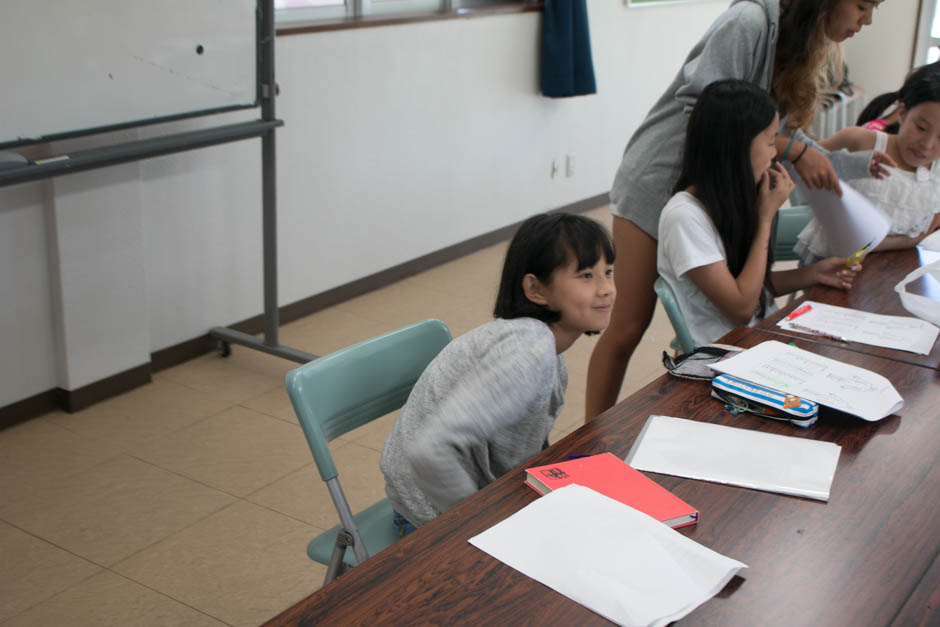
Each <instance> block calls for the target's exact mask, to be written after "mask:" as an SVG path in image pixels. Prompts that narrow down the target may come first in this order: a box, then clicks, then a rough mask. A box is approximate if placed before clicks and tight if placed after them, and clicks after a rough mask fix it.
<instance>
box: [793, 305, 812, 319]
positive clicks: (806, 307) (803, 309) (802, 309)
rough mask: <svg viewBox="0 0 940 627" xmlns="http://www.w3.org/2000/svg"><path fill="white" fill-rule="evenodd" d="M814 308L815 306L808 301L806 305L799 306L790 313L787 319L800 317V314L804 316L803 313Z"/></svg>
mask: <svg viewBox="0 0 940 627" xmlns="http://www.w3.org/2000/svg"><path fill="white" fill-rule="evenodd" d="M812 308H813V306H812V305H810V304H808V303H807V304H806V305H803V306H802V307H797V308H796V309H794V310H793V311H791V312H790V315H789V316H787V320H793V319H794V318H799V317H800V316H802V315H803V314H805V313H806V312H807V311H809V310H810V309H812Z"/></svg>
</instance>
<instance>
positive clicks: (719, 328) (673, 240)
mask: <svg viewBox="0 0 940 627" xmlns="http://www.w3.org/2000/svg"><path fill="white" fill-rule="evenodd" d="M726 260H727V256H726V255H725V247H724V244H722V242H721V237H720V236H719V235H718V231H717V229H715V225H714V224H713V223H712V220H711V218H709V217H708V214H707V213H705V209H704V207H702V204H701V203H700V202H699V201H698V199H697V198H696V197H695V196H693V195H692V194H689V193H688V192H678V193H677V194H675V195H674V196H673V197H672V198H670V199H669V202H667V203H666V206H665V207H664V208H663V213H662V215H661V216H660V218H659V245H658V246H657V248H656V269H657V271H658V272H659V276H661V277H663V279H664V280H665V281H666V283H668V284H669V286H670V287H671V288H672V291H673V292H675V294H676V300H677V301H678V302H679V309H680V310H682V315H683V317H684V318H685V323H686V325H688V327H689V333H691V334H692V341H693V342H695V345H696V346H702V345H704V344H710V343H712V342H714V341H715V340H717V339H718V338H720V337H721V336H722V335H724V334H725V333H727V332H728V331H730V330H731V329H733V328H735V327H736V326H738V325H736V324H734V323H733V322H731V321H730V320H728V319H727V318H726V317H725V316H724V314H722V313H721V311H719V309H718V308H717V307H716V306H715V305H714V304H713V303H712V302H711V301H710V300H708V297H707V296H705V294H704V293H702V291H701V290H699V289H698V287H697V286H696V285H695V283H693V282H692V281H691V280H690V279H688V278H687V277H686V276H685V274H686V272H688V271H689V270H692V269H693V268H699V267H701V266H707V265H709V264H713V263H715V262H717V261H726ZM770 303H771V304H770V306H769V307H768V309H767V313H768V314H769V313H771V312H772V311H774V310H775V309H776V307H775V306H774V305H773V301H770ZM756 321H757V319H756V318H752V319H751V322H750V324H754V323H755V322H756Z"/></svg>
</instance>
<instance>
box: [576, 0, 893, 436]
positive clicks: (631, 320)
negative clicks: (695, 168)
mask: <svg viewBox="0 0 940 627" xmlns="http://www.w3.org/2000/svg"><path fill="white" fill-rule="evenodd" d="M880 3H881V0H733V1H732V2H731V6H730V7H729V8H728V9H727V10H726V11H725V12H724V13H722V14H721V15H720V16H719V17H718V18H717V19H716V20H715V22H714V23H713V24H712V25H711V27H709V29H708V30H707V31H706V33H705V35H703V37H702V39H701V40H700V41H699V42H698V43H697V44H696V45H695V47H694V48H692V50H691V52H690V53H689V55H688V57H687V58H686V60H685V62H684V63H683V65H682V67H681V68H680V69H679V72H678V73H677V75H676V77H675V78H674V79H673V82H672V84H671V85H670V86H669V87H668V88H667V89H666V91H665V93H664V94H663V95H662V96H661V97H660V99H659V101H657V102H656V104H654V105H653V108H652V109H651V110H650V112H649V113H648V114H647V116H646V119H645V120H644V121H643V122H642V123H641V124H640V126H639V128H638V129H637V131H636V132H635V133H634V134H633V137H632V138H631V139H630V142H629V143H628V144H627V148H626V150H625V151H624V154H623V160H622V162H621V164H620V169H619V170H618V171H617V175H616V177H615V179H614V183H613V186H612V188H611V193H610V198H611V203H612V208H611V211H612V213H613V214H614V220H613V234H614V242H615V244H616V245H617V249H618V250H619V251H620V257H619V259H618V261H617V264H618V265H619V266H620V267H619V268H617V271H616V273H615V274H616V277H617V291H618V298H617V302H616V303H615V304H614V312H613V315H612V318H611V324H610V327H609V328H608V329H607V331H606V332H605V333H604V335H603V336H601V338H600V340H599V341H598V342H597V345H596V346H595V347H594V353H593V354H592V355H591V362H590V366H589V369H588V379H587V405H586V408H585V414H586V417H587V418H588V419H590V418H591V417H593V416H596V415H597V414H599V413H601V412H602V411H604V410H605V409H607V408H608V407H610V406H612V405H613V404H614V402H615V401H616V400H617V395H618V393H619V391H620V386H621V384H622V382H623V377H624V374H625V373H626V370H627V364H628V362H629V361H630V357H631V356H632V354H633V351H634V350H635V349H636V347H637V345H638V344H639V343H640V340H641V339H642V337H643V334H644V333H645V331H646V328H647V327H648V326H649V323H650V320H651V319H652V317H653V310H654V308H655V305H656V294H655V293H654V292H653V282H654V281H655V280H656V237H657V229H658V224H659V214H660V211H661V210H662V207H663V206H664V205H665V204H666V201H667V200H669V196H670V195H671V194H672V189H673V186H674V185H675V180H676V179H675V174H676V172H677V171H678V169H679V163H680V159H681V155H682V139H683V137H684V135H685V129H686V125H687V123H688V119H689V113H690V111H691V110H692V107H693V106H694V105H695V102H696V100H697V99H698V98H699V94H701V93H702V90H703V89H705V86H706V85H708V84H709V83H712V82H714V81H717V80H722V79H732V78H733V79H741V80H746V81H748V82H749V83H752V84H754V85H756V86H757V87H759V88H761V89H763V90H764V91H766V92H768V93H772V94H773V95H774V97H775V98H776V101H777V103H778V105H779V106H780V112H781V115H783V116H786V117H785V122H786V127H787V129H788V131H787V133H788V134H789V135H790V136H787V135H785V134H781V135H780V136H778V137H777V138H776V139H775V146H776V152H777V156H778V157H780V159H782V160H787V161H790V162H791V163H792V164H793V165H794V167H795V168H796V170H797V172H798V173H799V174H800V176H801V177H802V178H803V180H804V181H805V182H806V183H807V185H809V186H810V187H812V188H825V189H831V190H834V191H837V192H841V189H840V188H839V181H838V177H837V176H836V172H838V175H839V177H841V178H843V179H850V178H857V177H859V176H864V173H865V171H866V170H865V166H866V165H867V163H861V164H860V163H858V161H859V159H857V158H856V159H852V158H850V156H849V155H841V154H833V155H828V156H827V155H825V154H824V153H823V152H821V151H819V150H816V146H815V145H814V144H813V143H812V142H811V141H810V140H809V139H808V138H807V137H806V136H805V135H804V134H803V133H801V132H799V131H798V129H800V128H802V127H804V126H806V125H807V124H808V123H809V122H811V121H812V120H813V118H814V116H815V114H816V108H817V104H818V101H819V96H820V92H821V91H825V90H826V87H827V86H824V85H820V83H819V77H820V76H821V75H829V74H834V75H836V76H834V78H835V79H839V78H840V77H839V76H838V74H840V73H841V68H842V63H841V59H840V57H839V50H838V44H839V43H840V42H842V41H845V40H846V39H848V38H850V37H852V36H854V35H855V34H856V33H858V32H859V31H860V30H861V29H862V28H863V27H864V26H866V25H868V24H870V23H871V21H872V14H873V11H874V9H875V7H876V6H877V5H878V4H880ZM835 70H840V71H835ZM836 82H838V80H837V81H836ZM862 161H863V162H864V160H862Z"/></svg>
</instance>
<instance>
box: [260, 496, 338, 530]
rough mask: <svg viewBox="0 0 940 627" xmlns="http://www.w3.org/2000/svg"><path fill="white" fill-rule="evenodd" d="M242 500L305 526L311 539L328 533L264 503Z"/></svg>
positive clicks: (331, 504) (317, 526)
mask: <svg viewBox="0 0 940 627" xmlns="http://www.w3.org/2000/svg"><path fill="white" fill-rule="evenodd" d="M243 500H244V501H245V502H246V503H248V504H249V505H254V506H255V507H260V508H261V509H263V510H267V511H269V512H271V513H272V514H277V515H279V516H283V517H285V518H289V519H291V520H293V521H294V522H299V523H301V524H302V525H305V526H307V527H310V528H311V529H312V530H313V537H316V536H318V535H320V534H321V533H324V532H326V531H329V528H327V529H324V528H322V527H320V525H315V524H313V523H312V522H310V521H309V520H304V519H303V518H298V517H297V516H294V515H293V514H288V513H287V512H282V511H280V510H278V509H274V508H273V507H271V506H270V505H265V504H264V503H257V502H255V501H250V500H248V498H247V497H246V498H245V499H243ZM332 506H333V502H332V500H331V501H330V507H331V508H332ZM336 522H337V523H339V515H337V520H336Z"/></svg>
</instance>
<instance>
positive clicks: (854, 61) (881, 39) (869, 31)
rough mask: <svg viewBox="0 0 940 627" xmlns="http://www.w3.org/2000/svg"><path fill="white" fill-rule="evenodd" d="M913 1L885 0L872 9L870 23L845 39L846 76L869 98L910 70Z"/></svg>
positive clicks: (893, 85) (892, 86) (914, 23)
mask: <svg viewBox="0 0 940 627" xmlns="http://www.w3.org/2000/svg"><path fill="white" fill-rule="evenodd" d="M919 4H920V3H919V2H917V1H915V0H885V1H884V2H882V3H881V4H880V5H878V8H877V9H875V13H874V17H873V19H872V23H871V26H867V27H865V28H864V29H863V30H862V32H861V33H859V34H858V35H856V36H855V37H853V38H852V39H850V40H849V41H847V42H845V44H844V46H843V48H844V50H845V61H846V63H847V64H848V66H849V77H850V78H851V79H852V82H853V83H856V84H858V85H861V86H862V87H863V88H864V89H865V94H866V95H867V96H868V98H869V99H871V98H873V97H875V96H877V95H879V94H883V93H885V92H888V91H895V90H896V89H897V88H898V87H900V86H901V83H902V82H903V81H904V77H905V76H906V75H907V73H908V72H910V70H911V63H912V59H913V55H914V45H915V42H916V40H917V11H918V5H919Z"/></svg>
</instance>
